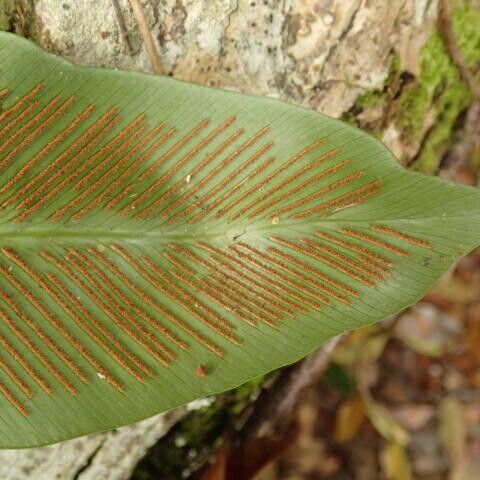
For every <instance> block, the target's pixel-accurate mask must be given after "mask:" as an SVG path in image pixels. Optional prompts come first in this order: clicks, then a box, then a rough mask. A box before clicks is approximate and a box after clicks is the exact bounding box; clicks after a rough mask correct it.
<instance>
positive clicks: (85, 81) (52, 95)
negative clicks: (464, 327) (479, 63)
mask: <svg viewBox="0 0 480 480" xmlns="http://www.w3.org/2000/svg"><path fill="white" fill-rule="evenodd" d="M0 91H1V93H0V97H1V107H2V113H0V169H1V172H2V176H1V182H0V225H1V227H0V268H1V270H2V275H1V280H0V282H1V285H0V320H1V321H0V343H1V345H2V347H1V350H0V411H1V412H2V414H1V417H0V446H1V447H7V448H14V447H28V446H36V445H43V444H48V443H52V442H56V441H60V440H64V439H67V438H72V437H76V436H79V435H83V434H87V433H90V432H98V431H101V430H107V429H111V428H115V427H118V426H120V425H125V424H128V423H131V422H134V421H137V420H140V419H142V418H145V417H148V416H151V415H153V414H156V413H158V412H161V411H164V410H167V409H170V408H173V407H176V406H178V405H181V404H184V403H186V402H188V401H190V400H193V399H195V398H198V397H202V396H205V395H208V394H211V393H215V392H220V391H224V390H227V389H229V388H232V387H235V386H237V385H239V384H241V383H243V382H245V381H247V380H249V379H251V378H253V377H256V376H258V375H260V374H262V373H265V372H267V371H270V370H272V369H275V368H278V367H280V366H282V365H285V364H289V363H291V362H294V361H295V360H297V359H299V358H301V357H303V356H304V355H306V354H308V353H309V352H311V351H312V350H313V349H315V348H317V347H318V346H319V345H321V344H322V343H323V342H325V341H326V340H327V339H329V338H331V337H333V336H334V335H338V334H340V333H342V332H345V331H347V330H351V329H354V328H358V327H360V326H363V325H367V324H370V323H372V322H375V321H378V320H380V319H382V318H384V317H386V316H388V315H391V314H393V313H395V312H397V311H399V310H400V309H402V308H404V307H405V306H407V305H410V304H412V303H414V302H415V301H416V300H418V299H419V298H420V297H421V296H422V295H423V293H424V292H425V291H426V290H427V289H428V288H429V287H430V286H431V285H432V283H433V282H434V281H435V280H436V279H437V278H438V277H439V276H440V275H441V274H442V273H443V272H445V271H446V270H447V269H448V268H449V266H450V265H451V264H452V262H453V261H454V260H455V259H456V258H457V257H458V256H459V255H463V254H465V253H467V252H468V251H470V250H471V249H472V248H474V247H475V245H477V244H478V243H479V241H478V239H479V232H480V217H479V211H480V210H479V206H480V197H479V193H478V192H477V191H476V190H475V189H471V188H465V187H459V186H455V185H453V184H449V183H447V182H445V181H442V180H440V179H438V178H428V177H425V176H421V175H419V174H414V173H410V172H407V171H405V170H403V169H402V168H401V167H400V166H399V165H398V164H397V163H396V161H395V159H394V157H393V156H392V154H391V153H390V152H389V151H388V150H387V149H386V148H385V147H383V146H382V145H381V144H380V143H379V142H378V141H376V140H375V139H373V138H372V137H370V136H368V135H365V134H364V133H362V132H361V131H359V130H356V129H354V128H352V127H350V126H348V125H346V124H344V123H342V122H340V121H337V120H333V119H330V118H327V117H325V116H323V115H320V114H318V113H316V112H313V111H310V110H306V109H302V108H298V107H294V106H291V105H288V104H285V103H282V102H279V101H276V100H272V99H267V98H255V97H250V96H247V95H239V94H236V93H231V92H224V91H219V90H215V89H210V88H205V87H199V86H196V85H190V84H187V83H182V82H178V81H175V80H172V79H170V78H159V77H155V76H149V75H142V74H137V73H127V72H116V71H110V70H97V69H90V68H81V67H76V66H73V65H71V64H70V63H69V62H67V61H65V60H62V59H59V58H55V57H53V56H52V55H49V54H47V53H44V52H42V51H41V50H40V49H38V48H37V47H35V46H34V45H32V44H31V43H29V42H27V41H26V40H23V39H19V38H17V37H14V36H12V35H9V34H1V35H0Z"/></svg>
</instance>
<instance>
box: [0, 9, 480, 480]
mask: <svg viewBox="0 0 480 480" xmlns="http://www.w3.org/2000/svg"><path fill="white" fill-rule="evenodd" d="M452 3H453V4H454V7H455V8H454V15H453V19H452V20H453V29H454V32H455V35H456V38H457V43H458V46H459V49H460V51H461V54H462V55H463V56H464V58H465V60H466V62H467V63H468V65H469V68H471V70H472V72H474V74H475V75H476V76H477V78H478V79H479V81H480V2H479V0H452ZM119 4H120V7H121V10H122V13H123V16H124V18H125V23H126V26H127V29H128V36H129V43H130V47H128V48H127V45H126V44H125V41H124V38H123V37H122V35H121V32H120V31H119V27H118V22H117V19H116V16H115V13H114V11H113V8H112V3H111V1H110V0H82V1H76V0H61V1H59V0H35V1H33V0H0V29H3V30H9V31H13V32H16V33H18V34H21V35H25V36H28V37H30V38H32V39H33V40H34V41H36V42H37V43H39V44H40V45H41V46H43V47H44V48H46V49H48V50H50V51H52V52H54V53H57V54H61V55H64V56H66V57H68V58H70V59H72V60H73V61H75V62H77V63H80V64H88V65H95V66H106V67H114V68H123V69H135V70H141V71H149V70H150V62H149V58H148V55H147V54H146V52H145V49H144V46H143V43H142V38H141V35H140V33H139V31H138V29H137V27H136V24H135V20H134V17H133V15H132V12H131V10H130V8H129V4H128V0H119ZM143 4H144V7H145V10H146V14H147V16H148V19H149V22H150V26H151V30H152V32H153V35H154V38H155V41H156V42H157V46H158V49H159V52H160V56H161V59H162V62H163V66H164V69H165V71H166V72H167V73H168V74H169V75H172V76H174V77H176V78H179V79H182V80H187V81H191V82H197V83H202V84H208V85H211V86H216V87H220V88H227V89H235V90H240V91H243V92H248V93H253V94H258V95H269V96H273V97H277V98H280V99H283V100H286V101H290V102H294V103H297V104H299V105H303V106H307V107H310V108H313V109H316V110H318V111H322V112H324V113H326V114H329V115H332V116H335V117H341V118H344V119H345V120H346V121H349V122H352V123H354V124H355V125H357V126H359V127H360V128H363V129H366V130H369V131H371V132H372V133H373V134H374V135H376V136H378V137H379V138H381V139H382V140H383V141H384V142H385V143H386V144H387V145H388V146H389V147H390V148H391V149H392V150H393V151H394V153H395V154H396V155H397V157H398V158H399V160H400V161H401V162H402V163H403V164H404V165H406V166H409V167H411V168H414V169H417V170H420V171H423V172H426V173H430V174H436V173H437V172H438V170H439V168H440V166H441V164H442V159H443V157H444V155H445V153H446V152H447V151H448V150H449V148H450V146H451V145H452V141H453V139H454V137H455V134H456V132H457V130H458V129H459V125H460V122H459V119H461V118H462V114H463V113H464V112H465V111H466V110H467V109H468V107H469V105H470V104H471V103H472V101H473V94H472V92H471V91H470V89H469V87H468V85H467V83H466V82H465V80H464V78H463V77H462V74H461V72H460V71H459V69H458V67H457V65H456V62H455V61H454V59H453V58H452V55H451V52H450V50H449V48H448V45H447V44H446V42H445V39H444V36H443V35H442V33H441V32H440V31H439V28H438V22H437V17H438V1H435V0H430V1H428V0H391V1H388V2H385V0H368V1H367V0H352V1H350V2H344V1H340V0H143ZM472 161H473V160H472ZM257 388H258V384H257V383H255V382H254V383H252V384H249V385H247V386H245V387H243V389H242V388H240V389H239V390H237V391H236V392H233V393H229V394H226V395H225V396H220V397H218V398H216V399H214V401H213V403H211V404H209V405H208V406H204V407H202V408H200V410H198V411H196V412H194V413H189V414H188V415H187V417H185V419H184V420H183V423H180V424H178V425H177V426H176V427H175V431H174V432H173V433H172V434H171V435H170V436H169V437H167V438H166V439H165V440H164V442H163V443H162V440H160V438H161V437H162V436H163V435H164V433H165V431H166V430H167V429H168V428H167V427H169V426H170V424H171V422H169V421H168V418H172V417H168V416H167V417H158V418H157V419H156V420H154V421H150V422H146V423H145V424H138V425H136V426H133V427H131V428H130V432H131V433H132V435H133V436H134V438H136V442H137V447H138V446H139V445H140V447H139V448H133V449H132V451H131V452H130V453H129V452H125V456H126V457H128V456H129V455H130V456H131V458H130V460H131V461H125V462H117V463H118V465H117V467H118V468H113V467H112V468H109V470H108V472H107V469H106V468H103V470H102V465H103V466H105V465H112V464H113V463H114V459H115V458H117V457H116V456H117V454H118V446H115V445H117V444H116V443H115V442H114V439H115V437H116V436H115V435H102V436H94V437H92V438H91V439H86V440H82V441H74V442H67V443H66V444H64V445H62V446H61V447H53V448H48V449H38V450H37V451H36V452H31V451H26V452H21V451H19V452H15V453H13V452H0V459H1V462H0V476H1V477H2V478H5V479H8V478H15V479H16V480H17V479H18V480H21V479H23V478H56V477H54V475H56V474H57V472H59V471H60V472H62V473H61V475H60V477H58V478H62V479H65V480H69V479H73V478H78V479H80V480H86V479H89V478H104V479H105V480H108V479H123V478H124V479H126V478H129V477H130V475H131V472H132V468H133V466H134V464H135V463H136V462H137V461H138V458H139V455H140V453H139V452H144V451H145V449H146V448H147V447H148V446H150V445H151V444H152V443H153V442H160V443H158V444H157V447H156V448H155V449H154V450H152V455H153V456H154V457H153V458H156V461H155V462H153V463H149V464H148V463H147V464H145V465H146V466H145V468H144V470H143V472H144V474H145V475H144V476H142V475H143V474H142V473H141V471H140V470H138V471H137V474H136V475H137V477H136V478H148V476H147V475H148V470H149V469H152V468H156V467H155V465H157V467H158V466H159V465H160V466H161V468H160V467H159V468H160V469H158V470H157V473H158V472H159V471H161V472H162V475H161V478H179V477H173V476H172V477H168V475H169V474H170V472H177V473H178V471H183V470H184V471H185V473H187V470H191V469H192V467H193V466H195V465H197V464H198V463H199V462H200V461H201V460H202V459H203V458H204V456H205V454H207V453H208V452H209V451H210V447H211V445H212V444H214V443H215V439H216V438H218V437H220V436H221V433H222V431H223V425H224V424H226V423H228V424H231V425H237V424H238V421H241V419H242V418H243V417H242V415H244V414H245V411H246V409H248V407H249V405H250V403H251V402H252V400H251V399H252V398H253V397H254V396H255V392H256V391H257ZM197 406H198V404H197ZM185 412H186V410H182V411H178V412H177V416H176V417H174V418H175V420H177V419H179V418H180V417H183V414H184V413H185ZM170 415H171V414H170ZM152 422H153V425H154V426H155V427H158V428H156V429H155V428H153V430H155V433H152ZM162 425H164V426H165V428H163V427H162V428H160V427H159V426H162ZM142 429H143V430H142ZM142 431H143V432H144V435H143V436H142ZM123 432H125V430H122V435H123V434H124V433H123ZM147 437H148V438H147ZM125 438H127V437H125ZM128 438H133V437H128ZM99 439H101V440H99ZM147 440H148V441H147ZM142 442H143V443H142ZM202 445H203V446H204V447H205V446H207V447H208V448H202ZM192 452H193V453H192ZM195 452H196V453H195ZM194 453H195V454H194ZM32 459H37V460H32ZM67 459H70V460H67ZM62 462H63V463H62ZM68 462H70V463H68ZM12 471H13V472H15V474H14V475H16V476H14V477H12V476H11V474H10V473H8V472H12ZM100 471H102V472H103V474H102V475H100V476H97V477H95V475H98V472H100ZM42 475H43V477H42ZM49 475H50V476H49ZM172 475H173V474H172ZM158 476H159V475H158V474H157V477H155V476H153V477H152V478H158Z"/></svg>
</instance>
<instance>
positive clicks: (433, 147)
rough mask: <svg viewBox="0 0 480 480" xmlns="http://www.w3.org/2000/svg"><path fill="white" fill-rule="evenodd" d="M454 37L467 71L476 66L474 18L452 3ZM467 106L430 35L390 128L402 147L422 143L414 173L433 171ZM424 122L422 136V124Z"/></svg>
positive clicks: (458, 79)
mask: <svg viewBox="0 0 480 480" xmlns="http://www.w3.org/2000/svg"><path fill="white" fill-rule="evenodd" d="M453 22H454V31H455V35H456V38H457V42H458V45H459V48H460V50H461V52H462V54H463V56H464V58H465V59H466V60H467V63H468V64H469V65H470V66H471V68H472V69H475V68H477V67H478V65H479V64H480V12H478V11H473V10H469V9H468V8H467V5H466V2H456V9H455V14H454V19H453ZM471 101H472V94H471V92H470V90H469V88H468V86H467V84H466V83H465V81H464V80H463V78H462V76H461V74H460V72H459V70H458V68H457V66H456V65H455V63H454V62H453V60H452V58H451V57H450V54H449V52H448V51H447V47H446V45H445V42H444V40H443V38H442V36H441V34H440V33H438V32H437V33H435V34H434V35H433V36H432V37H431V38H430V40H429V41H428V42H427V44H426V45H425V46H424V48H423V50H422V64H421V74H420V77H419V78H418V81H417V82H416V83H415V84H413V85H412V86H411V87H410V88H408V89H405V91H404V92H403V94H402V96H401V98H400V100H399V105H398V108H397V116H396V119H395V124H396V126H397V128H399V129H401V131H402V139H403V142H404V143H405V144H408V143H410V142H415V141H420V140H421V141H422V142H423V145H422V148H421V150H420V153H419V155H418V158H417V159H416V161H415V163H414V168H415V169H416V170H420V171H423V172H426V173H434V172H436V171H437V169H438V167H439V164H440V161H441V159H442V157H443V155H444V154H445V152H446V151H447V149H448V147H449V145H450V142H451V138H452V134H453V131H454V129H455V126H456V123H457V119H458V118H459V116H460V115H461V113H462V112H463V111H464V110H465V109H466V108H467V107H468V105H469V104H470V103H471ZM426 119H429V124H430V125H431V126H430V127H429V130H428V131H425V120H426Z"/></svg>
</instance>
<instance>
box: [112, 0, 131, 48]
mask: <svg viewBox="0 0 480 480" xmlns="http://www.w3.org/2000/svg"><path fill="white" fill-rule="evenodd" d="M112 5H113V10H114V12H115V17H116V18H117V23H118V28H119V30H120V35H121V36H122V38H123V41H124V42H125V46H126V47H127V51H128V54H129V55H132V54H133V48H132V44H131V43H130V39H129V38H128V30H127V25H126V24H125V18H124V17H123V13H122V10H121V8H120V5H119V4H118V0H112Z"/></svg>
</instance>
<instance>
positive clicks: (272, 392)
mask: <svg viewBox="0 0 480 480" xmlns="http://www.w3.org/2000/svg"><path fill="white" fill-rule="evenodd" d="M344 338H345V337H344V336H338V337H336V338H334V339H332V340H330V341H329V342H328V343H326V344H325V345H324V346H323V347H322V348H321V349H320V350H318V351H317V352H316V353H314V354H312V355H310V356H309V357H307V358H306V359H305V360H303V361H302V362H300V363H298V364H296V365H293V366H292V367H290V368H288V369H285V370H284V371H283V372H282V375H281V376H280V377H279V378H278V379H277V381H276V382H275V383H274V384H273V385H272V387H270V388H269V389H268V390H267V391H265V393H264V394H263V395H262V396H261V397H260V398H259V399H258V400H257V402H256V403H257V405H256V406H255V411H254V414H253V415H252V416H251V417H250V418H249V420H248V421H247V423H246V425H245V427H244V428H243V429H242V436H243V437H244V438H245V437H262V436H264V435H265V434H267V433H270V432H271V431H272V430H274V427H275V425H276V424H277V423H279V422H280V421H281V420H282V419H283V418H285V417H287V416H288V415H289V413H290V412H291V411H292V410H293V408H294V407H295V405H296V404H297V401H298V398H299V396H300V393H301V392H302V391H303V390H304V389H305V388H306V387H308V386H309V385H312V384H314V383H315V382H317V381H318V380H319V378H320V377H321V376H322V375H323V373H325V370H326V369H327V368H328V366H329V364H330V360H331V358H332V354H333V352H334V350H335V348H336V347H337V345H338V344H339V343H340V342H341V341H342V340H343V339H344Z"/></svg>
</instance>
